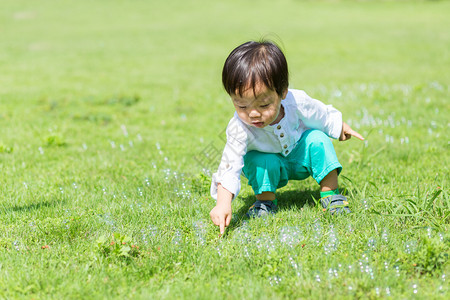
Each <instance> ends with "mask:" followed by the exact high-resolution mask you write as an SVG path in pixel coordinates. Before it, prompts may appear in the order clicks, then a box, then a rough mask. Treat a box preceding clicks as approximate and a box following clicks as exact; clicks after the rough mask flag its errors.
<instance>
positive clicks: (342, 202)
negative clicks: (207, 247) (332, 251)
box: [210, 41, 364, 234]
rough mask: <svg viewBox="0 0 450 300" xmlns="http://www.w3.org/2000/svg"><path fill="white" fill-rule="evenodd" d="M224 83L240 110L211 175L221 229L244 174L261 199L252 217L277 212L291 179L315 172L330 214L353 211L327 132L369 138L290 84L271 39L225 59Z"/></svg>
mask: <svg viewBox="0 0 450 300" xmlns="http://www.w3.org/2000/svg"><path fill="white" fill-rule="evenodd" d="M222 83H223V85H224V87H225V90H226V91H227V93H228V94H229V95H230V96H231V99H232V101H233V104H234V107H235V109H236V112H235V113H234V116H233V118H232V119H231V121H230V122H229V124H228V127H227V131H226V132H227V143H226V145H225V149H224V152H223V155H222V160H221V162H220V165H219V168H218V171H217V172H216V173H214V174H213V176H212V183H211V195H212V197H213V198H215V199H217V203H216V206H215V207H214V208H213V209H212V210H211V213H210V216H211V220H212V221H213V223H214V224H215V225H217V226H220V234H223V233H224V232H225V227H227V226H228V225H229V224H230V221H231V201H232V199H234V198H235V197H236V196H237V195H238V193H239V191H240V186H241V184H240V174H241V171H242V172H243V174H244V175H245V177H246V178H247V179H248V183H249V185H251V186H252V188H253V191H254V192H255V195H256V199H257V201H256V202H255V203H254V204H253V205H252V206H251V207H250V210H249V212H248V215H249V216H262V215H264V214H268V213H274V212H275V211H276V209H277V200H276V196H275V191H276V189H278V188H281V187H283V186H285V185H286V184H287V182H288V180H290V179H294V180H302V179H306V178H308V177H309V176H312V177H313V178H314V179H315V180H316V181H317V182H318V183H319V184H320V191H321V192H320V196H321V204H322V206H323V207H324V208H327V209H329V210H330V212H331V213H340V212H343V211H345V212H350V210H349V208H348V206H347V205H348V203H347V201H346V200H347V199H346V198H345V197H344V196H342V195H341V194H339V191H338V179H337V178H338V175H339V173H340V171H341V169H342V166H341V164H340V163H339V161H338V159H337V157H336V153H335V151H334V148H333V145H332V143H331V141H330V139H329V137H331V138H334V139H337V138H339V140H340V141H345V140H347V139H349V138H351V136H355V137H357V138H358V139H360V140H364V138H363V137H362V136H361V135H360V134H359V133H357V132H356V131H354V130H352V129H351V128H350V126H348V125H347V124H346V123H343V122H342V115H341V113H340V112H339V111H338V110H336V109H335V108H333V107H332V106H331V105H325V104H323V103H322V102H320V101H318V100H315V99H312V98H310V97H309V96H308V95H307V94H306V93H305V92H303V91H299V90H291V89H288V84H289V82H288V67H287V62H286V58H285V56H284V54H283V52H282V51H281V50H280V49H279V48H278V47H277V46H276V45H275V44H274V43H272V42H270V41H261V42H247V43H244V44H242V45H240V46H239V47H237V48H236V49H234V50H233V51H232V52H231V54H230V55H229V56H228V58H227V60H226V61H225V65H224V67H223V72H222Z"/></svg>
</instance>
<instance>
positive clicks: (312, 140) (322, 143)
mask: <svg viewBox="0 0 450 300" xmlns="http://www.w3.org/2000/svg"><path fill="white" fill-rule="evenodd" d="M305 134H306V137H305V142H306V144H307V145H309V146H310V147H313V148H314V147H319V148H324V147H326V146H328V147H329V146H330V145H331V144H332V143H331V140H330V138H329V137H328V136H327V135H326V134H325V133H324V132H322V131H320V130H308V131H307V132H305Z"/></svg>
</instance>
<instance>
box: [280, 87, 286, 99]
mask: <svg viewBox="0 0 450 300" xmlns="http://www.w3.org/2000/svg"><path fill="white" fill-rule="evenodd" d="M287 93H288V89H285V90H284V92H283V94H282V95H281V100H283V99H285V98H286V96H287Z"/></svg>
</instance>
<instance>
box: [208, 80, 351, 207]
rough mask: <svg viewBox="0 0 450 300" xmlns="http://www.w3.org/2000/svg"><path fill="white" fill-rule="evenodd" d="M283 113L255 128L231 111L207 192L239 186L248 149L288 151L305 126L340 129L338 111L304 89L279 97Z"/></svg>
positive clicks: (333, 135)
mask: <svg viewBox="0 0 450 300" xmlns="http://www.w3.org/2000/svg"><path fill="white" fill-rule="evenodd" d="M281 105H282V106H283V108H284V117H283V118H282V119H281V120H280V122H278V123H277V124H275V125H269V126H266V127H264V128H256V127H253V126H250V125H247V124H245V123H244V122H242V121H241V119H240V118H239V117H238V115H237V113H234V116H233V118H232V119H231V120H230V122H229V123H228V127H227V130H226V133H227V143H226V145H225V149H224V151H223V154H222V159H221V161H220V165H219V168H218V170H217V172H216V173H214V174H213V176H212V182H211V196H212V197H213V198H214V199H217V185H218V184H219V183H220V184H222V186H223V187H224V188H225V189H226V190H228V191H229V192H231V193H232V194H233V199H234V198H235V197H236V196H237V195H238V194H239V191H240V189H241V179H240V176H241V171H242V167H243V166H244V155H245V154H246V153H247V152H248V151H251V150H257V151H260V152H266V153H280V154H281V155H283V156H287V155H289V153H291V151H292V150H293V149H294V148H295V146H296V145H297V142H298V141H299V140H300V137H301V136H302V134H303V133H304V132H305V131H306V130H308V129H318V130H321V131H323V132H324V133H325V134H326V135H328V136H329V137H331V138H335V139H337V138H338V137H339V136H340V134H341V131H342V114H341V113H340V112H339V111H338V110H336V109H335V108H334V107H333V106H331V105H325V104H323V103H322V102H320V101H319V100H315V99H313V98H311V97H309V96H308V95H307V94H306V93H305V92H304V91H300V90H292V89H290V90H289V91H288V94H287V96H286V98H285V99H283V100H281Z"/></svg>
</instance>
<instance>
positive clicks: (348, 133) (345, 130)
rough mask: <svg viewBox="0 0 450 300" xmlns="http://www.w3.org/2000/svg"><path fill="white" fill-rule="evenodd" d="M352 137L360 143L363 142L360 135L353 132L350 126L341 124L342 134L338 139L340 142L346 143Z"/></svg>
mask: <svg viewBox="0 0 450 300" xmlns="http://www.w3.org/2000/svg"><path fill="white" fill-rule="evenodd" d="M352 136H354V137H356V138H358V139H360V140H361V141H364V138H363V137H362V135H360V134H359V133H358V132H356V131H354V130H353V129H352V128H351V127H350V126H348V124H347V123H345V122H342V132H341V136H340V137H339V140H340V141H346V140H348V139H350V138H351V137H352Z"/></svg>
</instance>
